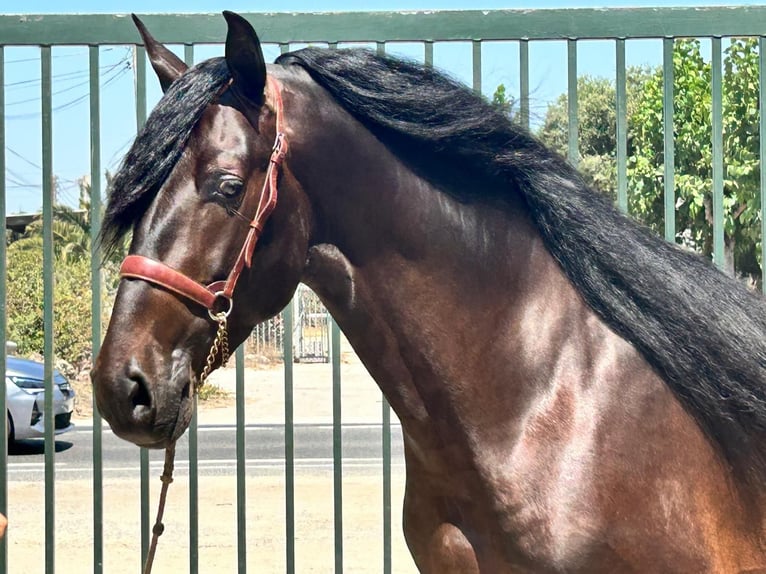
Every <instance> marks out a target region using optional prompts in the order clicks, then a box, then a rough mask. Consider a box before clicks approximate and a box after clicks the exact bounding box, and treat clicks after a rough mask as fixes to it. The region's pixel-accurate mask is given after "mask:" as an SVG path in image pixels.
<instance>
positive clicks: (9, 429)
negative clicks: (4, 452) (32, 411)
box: [5, 412, 13, 444]
mask: <svg viewBox="0 0 766 574" xmlns="http://www.w3.org/2000/svg"><path fill="white" fill-rule="evenodd" d="M5 433H6V434H5V436H7V437H8V444H12V443H13V419H12V418H11V413H10V412H9V413H8V414H7V415H6V417H5Z"/></svg>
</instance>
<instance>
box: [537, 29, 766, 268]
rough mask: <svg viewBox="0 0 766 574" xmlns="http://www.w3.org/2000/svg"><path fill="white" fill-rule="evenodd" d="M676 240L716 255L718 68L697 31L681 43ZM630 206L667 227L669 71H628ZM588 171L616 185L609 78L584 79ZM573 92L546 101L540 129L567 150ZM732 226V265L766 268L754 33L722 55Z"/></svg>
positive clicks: (727, 221)
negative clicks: (666, 89)
mask: <svg viewBox="0 0 766 574" xmlns="http://www.w3.org/2000/svg"><path fill="white" fill-rule="evenodd" d="M673 72H674V86H673V93H674V98H673V100H674V101H673V116H674V132H675V133H674V142H675V145H674V152H675V154H674V155H675V165H674V169H675V177H674V183H675V198H676V230H677V236H676V240H677V241H678V242H680V243H683V244H685V245H687V246H689V247H692V248H694V249H697V250H698V251H700V252H702V253H703V254H705V255H707V256H710V255H711V254H712V250H713V230H712V221H713V211H712V205H713V202H712V167H711V166H712V144H711V139H712V121H711V116H712V69H711V65H710V63H709V62H706V61H705V60H704V58H703V57H702V54H701V51H700V43H699V41H697V40H679V41H677V42H676V43H675V46H674V50H673ZM627 105H628V113H627V115H628V117H627V120H628V166H627V167H628V211H629V212H630V213H631V215H633V216H634V217H636V218H637V219H639V220H640V221H642V222H643V223H644V224H646V225H648V226H649V227H651V228H653V229H655V230H656V231H657V232H660V233H661V232H662V230H663V228H664V140H663V133H664V129H663V74H662V70H661V69H659V68H657V69H653V70H650V69H647V68H631V69H629V70H628V72H627ZM578 112H579V124H580V132H579V152H580V155H581V159H580V171H581V172H582V173H583V175H584V177H585V179H586V181H588V183H589V184H591V185H592V186H593V187H594V188H596V189H599V190H601V191H603V192H604V193H608V194H610V195H612V196H614V191H615V188H616V181H615V180H616V161H615V155H616V143H615V137H614V136H615V132H616V127H615V89H614V85H613V83H612V82H611V81H609V80H605V79H602V78H592V77H587V76H586V77H581V78H578ZM567 125H568V115H567V96H566V94H563V95H561V96H560V97H559V98H558V99H557V100H556V101H555V102H554V103H553V104H551V105H550V106H549V108H548V112H547V114H546V117H545V122H544V124H543V126H542V127H541V129H540V131H539V134H538V135H539V136H540V138H541V139H542V140H543V141H544V142H545V143H547V144H548V145H549V146H551V147H553V148H554V149H556V150H557V151H559V152H560V153H562V154H565V153H566V151H567V147H568V136H567ZM723 129H724V150H723V151H724V166H725V174H724V235H725V239H724V241H725V251H726V254H725V255H726V257H725V259H726V260H727V266H728V269H729V270H730V271H733V270H734V269H736V271H737V272H738V273H741V274H746V275H750V276H751V277H754V278H756V277H759V276H760V264H761V259H762V255H761V247H760V232H759V225H758V224H759V223H760V217H761V214H760V206H759V202H760V199H759V197H760V196H759V192H758V179H759V173H760V172H759V170H760V164H759V159H758V157H759V155H758V147H759V135H758V53H757V41H756V40H754V39H746V40H733V41H732V42H731V44H730V46H729V47H728V48H727V49H726V50H725V54H724V73H723Z"/></svg>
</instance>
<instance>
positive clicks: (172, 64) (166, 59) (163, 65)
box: [131, 14, 188, 92]
mask: <svg viewBox="0 0 766 574" xmlns="http://www.w3.org/2000/svg"><path fill="white" fill-rule="evenodd" d="M131 16H132V17H133V22H134V23H135V25H136V28H138V33H139V34H141V39H142V40H143V42H144V45H145V46H146V53H147V54H149V61H150V62H151V64H152V68H154V71H155V72H156V73H157V77H158V78H159V80H160V86H162V91H163V92H166V91H167V90H168V88H169V87H170V84H172V83H173V82H174V81H175V80H176V78H178V77H179V76H180V75H181V74H183V73H184V72H185V71H186V70H187V69H188V66H187V65H186V64H185V63H184V61H183V60H181V58H179V57H178V56H176V55H175V54H174V53H173V52H171V51H170V50H168V49H167V48H166V47H165V46H163V45H162V44H160V43H159V42H158V41H157V40H155V39H154V38H152V35H151V34H149V30H147V29H146V26H144V23H143V22H141V20H139V19H138V16H136V15H135V14H131Z"/></svg>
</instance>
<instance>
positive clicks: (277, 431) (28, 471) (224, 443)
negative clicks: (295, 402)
mask: <svg viewBox="0 0 766 574" xmlns="http://www.w3.org/2000/svg"><path fill="white" fill-rule="evenodd" d="M294 433H295V439H294V444H295V468H296V471H301V470H312V469H314V470H331V469H332V468H333V452H332V450H333V449H332V445H333V442H332V440H333V439H332V436H333V429H332V426H331V425H296V426H295V431H294ZM341 437H342V439H341V442H342V453H343V472H344V474H346V473H349V474H350V473H364V474H370V473H376V472H380V469H381V468H382V428H381V426H380V425H376V424H350V425H343V427H342V432H341ZM284 441H285V432H284V426H283V425H250V426H246V427H245V457H244V461H245V465H246V469H247V473H248V475H251V473H253V472H255V473H258V474H272V473H274V474H276V473H282V472H284V466H285V446H284ZM391 445H392V460H391V464H392V467H393V468H394V469H397V470H399V469H401V468H403V466H404V457H403V452H402V446H401V445H402V438H401V428H400V427H399V426H398V425H392V427H391ZM188 446H189V440H188V432H187V433H186V434H185V435H184V436H183V437H181V439H180V440H179V442H178V445H177V453H176V471H175V472H176V474H178V475H181V476H182V475H184V474H188V469H189V464H188V460H189V454H188ZM102 452H103V457H102V468H103V472H104V476H107V477H108V476H115V477H117V476H120V477H121V476H125V477H128V476H133V475H135V476H138V473H139V468H140V459H139V449H138V448H137V447H136V446H135V445H133V444H130V443H128V442H125V441H123V440H121V439H119V438H117V437H116V436H114V434H112V432H111V431H110V430H109V429H106V428H105V429H104V430H103V431H102ZM163 456H164V452H163V451H150V452H149V460H150V473H151V475H152V476H153V475H155V474H159V473H161V468H162V463H163ZM55 459H56V463H55V465H56V481H57V482H59V481H62V480H80V479H84V478H88V477H90V476H92V472H93V471H92V469H93V430H92V428H89V427H88V428H78V427H75V429H74V430H72V431H70V432H68V433H65V434H63V435H59V436H58V437H57V440H56V455H55ZM198 460H199V466H198V468H199V474H200V475H217V476H225V475H233V474H235V473H236V465H237V460H236V429H235V427H234V426H229V425H227V426H200V427H199V430H198ZM43 477H44V444H43V441H42V440H28V441H20V442H18V443H16V444H15V445H13V446H12V447H11V448H10V451H9V457H8V480H10V481H36V480H42V479H43Z"/></svg>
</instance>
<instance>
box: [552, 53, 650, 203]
mask: <svg viewBox="0 0 766 574" xmlns="http://www.w3.org/2000/svg"><path fill="white" fill-rule="evenodd" d="M648 75H649V72H648V70H646V69H645V68H638V67H634V68H630V69H629V70H628V71H627V77H626V83H627V91H628V109H629V113H630V109H631V105H630V104H631V102H633V101H634V100H635V99H636V94H637V93H638V92H639V91H640V90H641V89H642V86H643V83H644V82H645V80H646V78H647V77H648ZM616 101H617V96H616V92H615V87H614V83H613V82H611V81H610V80H608V79H606V78H595V77H592V76H582V77H580V78H578V79H577V108H578V119H579V124H580V125H579V132H578V150H579V153H580V158H579V159H580V162H579V169H580V172H581V173H582V175H583V177H584V178H585V181H586V182H587V183H588V184H589V185H591V186H592V187H593V188H595V189H598V190H599V191H602V192H603V193H606V194H608V195H610V196H611V197H612V198H613V199H614V198H615V197H616V190H617V159H616V155H617V140H616V135H615V134H616V131H617V114H616ZM568 126H569V111H568V98H567V94H562V95H560V96H559V97H558V98H557V99H556V101H555V102H553V103H552V104H550V105H549V106H548V111H547V113H546V114H545V121H544V123H543V125H542V127H541V128H540V131H539V132H538V136H539V137H540V139H541V140H542V141H543V143H545V144H546V145H548V146H549V147H551V148H553V149H554V150H556V151H557V152H559V153H560V154H561V155H563V156H566V155H567V153H568V149H569V135H568Z"/></svg>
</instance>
